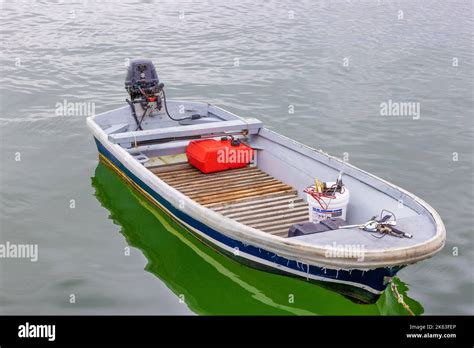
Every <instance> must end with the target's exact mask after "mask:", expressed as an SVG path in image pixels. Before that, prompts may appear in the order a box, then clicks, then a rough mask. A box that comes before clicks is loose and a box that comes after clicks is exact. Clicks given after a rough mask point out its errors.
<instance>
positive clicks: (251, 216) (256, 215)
mask: <svg viewBox="0 0 474 348" xmlns="http://www.w3.org/2000/svg"><path fill="white" fill-rule="evenodd" d="M302 212H304V213H306V214H308V208H307V207H306V206H304V205H301V206H299V207H295V208H292V209H289V208H288V207H283V209H280V210H278V207H276V208H274V209H270V210H266V211H263V212H255V211H251V212H249V213H248V214H246V215H240V216H230V215H226V216H227V217H229V218H232V219H235V220H237V221H239V222H246V221H252V220H258V221H263V219H264V218H267V217H272V218H273V219H274V218H275V216H280V215H288V214H297V213H302Z"/></svg>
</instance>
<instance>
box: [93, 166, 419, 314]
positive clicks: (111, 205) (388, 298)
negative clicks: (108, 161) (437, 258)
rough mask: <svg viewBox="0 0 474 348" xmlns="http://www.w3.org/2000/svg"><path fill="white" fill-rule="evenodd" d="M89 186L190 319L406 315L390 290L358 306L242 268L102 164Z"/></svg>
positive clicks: (312, 287)
mask: <svg viewBox="0 0 474 348" xmlns="http://www.w3.org/2000/svg"><path fill="white" fill-rule="evenodd" d="M92 184H93V186H94V187H95V189H96V196H97V198H98V200H99V201H100V202H101V204H102V205H103V206H104V207H105V208H107V209H108V210H109V211H110V219H112V220H113V221H114V223H116V224H118V225H120V226H121V233H122V234H123V235H124V237H125V238H126V240H127V242H128V243H129V244H130V245H131V246H133V247H135V248H137V249H139V250H140V251H141V252H143V254H144V255H145V256H146V258H147V260H148V264H147V265H146V267H145V269H146V270H147V271H148V272H150V273H152V274H154V275H155V276H156V277H158V278H159V279H160V280H161V281H163V282H164V283H165V284H166V285H167V286H168V287H169V288H170V289H171V290H172V291H173V293H175V294H176V296H178V298H179V299H180V300H181V301H183V302H185V303H186V304H187V305H188V306H189V308H190V309H191V310H192V311H193V312H195V313H198V314H223V315H224V314H225V315H237V314H247V315H257V314H260V315H288V314H295V315H313V314H320V315H338V314H339V315H342V314H348V315H361V314H366V315H378V314H384V315H407V314H408V312H407V311H406V310H405V309H404V308H403V307H402V305H401V304H399V303H398V302H397V300H396V298H395V297H394V295H393V293H392V292H391V290H387V291H385V293H384V294H383V295H382V296H381V297H380V299H379V300H378V301H377V303H376V304H373V305H365V304H356V303H353V302H351V301H350V300H348V299H346V298H344V297H343V296H341V295H339V294H337V293H335V292H332V291H330V290H326V289H324V288H322V287H320V286H318V285H315V284H311V283H307V282H306V281H303V280H299V279H294V278H290V277H286V276H281V275H274V274H271V273H267V272H263V271H259V270H255V269H252V268H250V267H247V266H244V265H241V264H239V263H238V262H236V261H234V260H231V259H229V258H227V257H226V256H223V255H221V254H219V253H218V252H216V251H214V250H212V249H211V248H209V247H207V246H206V245H204V244H203V243H201V242H200V241H199V240H197V239H196V238H195V237H193V236H192V235H191V234H190V233H189V232H187V231H186V229H184V228H183V227H182V226H180V225H179V224H178V223H176V222H175V221H174V220H172V219H171V218H170V217H168V216H167V215H166V214H165V213H164V212H162V211H161V210H159V209H158V208H157V207H155V206H154V205H153V204H151V203H150V202H148V201H147V200H146V199H145V198H144V197H142V196H141V194H140V193H138V192H137V191H136V190H135V189H133V188H131V187H129V186H127V185H126V184H125V183H124V182H123V181H122V179H121V178H120V177H119V176H118V175H117V174H116V173H115V172H114V171H112V170H111V169H109V168H108V167H106V166H105V165H104V164H102V163H100V164H99V165H98V166H97V169H96V171H95V176H94V177H93V178H92ZM396 282H397V286H398V289H399V291H400V293H401V294H403V295H404V298H405V302H406V303H407V304H408V305H409V306H410V308H411V309H412V310H413V311H414V313H415V314H421V313H423V307H422V306H421V304H419V303H418V302H417V301H415V300H413V299H410V298H409V297H408V296H407V294H406V292H407V290H408V289H407V287H406V285H405V284H403V282H401V281H400V280H397V281H396Z"/></svg>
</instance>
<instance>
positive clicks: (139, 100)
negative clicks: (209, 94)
mask: <svg viewBox="0 0 474 348" xmlns="http://www.w3.org/2000/svg"><path fill="white" fill-rule="evenodd" d="M164 86H165V85H164V84H163V83H162V82H160V81H159V78H158V74H157V73H156V69H155V66H154V65H153V62H152V61H151V60H149V59H134V60H132V61H131V62H130V65H129V67H128V70H127V76H126V78H125V89H126V90H127V92H128V94H129V96H130V99H126V102H127V103H128V105H129V106H130V109H131V113H132V116H133V118H134V120H135V123H136V125H137V128H136V130H143V127H142V124H143V120H144V119H145V117H147V116H150V117H153V116H156V115H158V114H166V115H167V116H168V117H169V118H170V119H171V120H173V121H177V122H181V121H184V120H197V119H200V118H201V117H203V116H201V115H199V114H194V115H191V116H186V117H181V118H176V117H173V116H171V115H170V113H169V111H168V105H167V102H166V93H165V90H164ZM137 106H138V107H139V109H141V110H142V114H141V116H140V117H138V116H137Z"/></svg>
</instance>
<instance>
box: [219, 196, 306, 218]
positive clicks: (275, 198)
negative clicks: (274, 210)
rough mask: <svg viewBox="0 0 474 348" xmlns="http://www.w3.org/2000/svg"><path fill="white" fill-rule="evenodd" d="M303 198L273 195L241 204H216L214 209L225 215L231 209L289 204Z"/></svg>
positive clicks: (248, 200)
mask: <svg viewBox="0 0 474 348" xmlns="http://www.w3.org/2000/svg"><path fill="white" fill-rule="evenodd" d="M300 199H301V198H299V197H298V196H297V195H295V194H280V195H278V194H275V195H272V196H268V197H260V198H253V199H252V198H250V199H247V200H244V201H241V202H239V203H233V204H229V203H227V204H219V203H216V204H215V205H213V206H212V209H213V210H215V211H218V212H222V213H225V212H226V211H227V210H229V209H232V210H234V209H240V208H246V207H249V206H258V205H262V204H268V203H271V202H275V201H285V202H288V201H290V200H294V201H296V200H300Z"/></svg>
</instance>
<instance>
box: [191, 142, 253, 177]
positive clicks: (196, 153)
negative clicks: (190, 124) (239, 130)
mask: <svg viewBox="0 0 474 348" xmlns="http://www.w3.org/2000/svg"><path fill="white" fill-rule="evenodd" d="M235 142H236V141H232V140H229V139H225V140H214V139H207V140H195V141H191V142H190V143H189V145H188V147H187V148H186V156H187V157H188V162H189V164H191V165H192V166H194V167H196V168H197V169H199V170H200V171H201V172H203V173H213V172H220V171H223V170H227V169H233V168H242V167H245V166H246V165H247V164H249V162H250V161H251V160H252V158H253V149H252V148H251V147H249V146H247V145H245V144H243V143H241V142H239V141H237V144H235ZM233 143H234V145H233Z"/></svg>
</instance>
